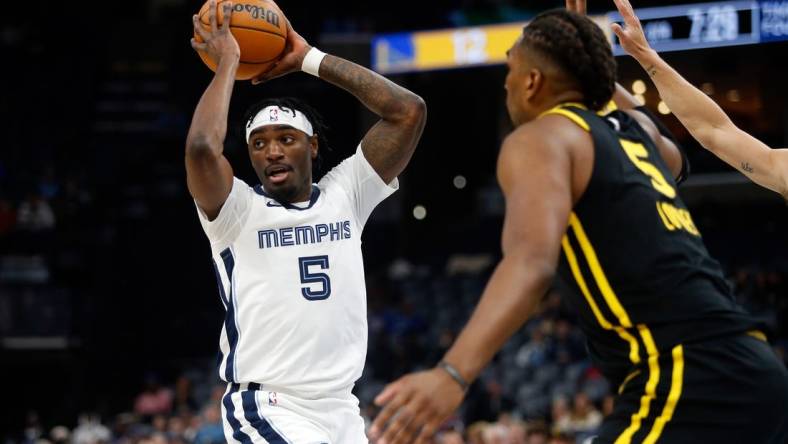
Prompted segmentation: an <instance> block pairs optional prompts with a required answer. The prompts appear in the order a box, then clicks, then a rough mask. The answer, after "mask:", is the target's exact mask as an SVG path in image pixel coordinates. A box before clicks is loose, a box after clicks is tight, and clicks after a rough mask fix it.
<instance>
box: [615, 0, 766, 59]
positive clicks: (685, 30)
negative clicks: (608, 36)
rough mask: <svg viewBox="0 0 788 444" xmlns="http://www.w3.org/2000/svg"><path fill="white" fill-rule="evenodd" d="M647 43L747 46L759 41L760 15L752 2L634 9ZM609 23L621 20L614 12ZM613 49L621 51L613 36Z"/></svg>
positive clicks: (672, 47)
mask: <svg viewBox="0 0 788 444" xmlns="http://www.w3.org/2000/svg"><path fill="white" fill-rule="evenodd" d="M635 12H636V13H637V15H638V17H640V22H641V24H642V25H643V31H645V33H646V38H647V39H648V40H649V43H650V44H651V46H652V47H653V48H654V49H655V50H657V51H659V52H666V51H680V50H685V49H700V48H713V47H717V46H732V45H749V44H754V43H758V42H760V14H759V8H758V3H757V2H754V1H731V2H721V3H698V4H690V5H679V6H669V7H659V8H644V9H638V10H636V11H635ZM608 19H609V20H610V21H611V23H612V22H618V23H621V22H622V18H621V15H619V14H618V12H614V13H610V14H609V15H608ZM613 52H614V53H615V54H616V55H622V54H624V53H625V52H624V50H623V48H621V45H620V44H619V42H618V38H616V37H615V36H614V37H613Z"/></svg>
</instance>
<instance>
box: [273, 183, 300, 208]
mask: <svg viewBox="0 0 788 444" xmlns="http://www.w3.org/2000/svg"><path fill="white" fill-rule="evenodd" d="M300 191H301V190H300V188H299V187H298V186H296V185H295V184H291V185H290V184H289V185H283V186H280V187H276V188H271V189H268V188H266V190H265V192H266V193H268V194H269V195H270V196H271V197H272V198H274V200H276V201H277V202H280V203H293V202H295V201H296V200H297V199H298V195H299V194H300Z"/></svg>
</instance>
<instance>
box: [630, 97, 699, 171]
mask: <svg viewBox="0 0 788 444" xmlns="http://www.w3.org/2000/svg"><path fill="white" fill-rule="evenodd" d="M635 111H640V112H641V113H643V114H645V115H646V116H648V118H649V119H651V121H652V122H654V125H656V126H657V129H659V133H660V134H662V136H663V137H665V138H667V139H669V140H670V141H671V142H673V144H674V145H676V148H678V150H679V153H681V172H680V173H679V176H678V177H676V184H677V185H681V183H682V182H684V181H685V180H687V178H688V177H689V175H690V171H691V169H690V163H689V159H688V158H687V153H685V152H684V148H683V147H682V146H681V144H680V143H679V141H678V140H676V136H674V135H673V133H671V132H670V130H669V129H668V127H667V126H665V124H664V123H662V121H661V120H660V119H659V118H658V117H657V116H656V115H655V114H654V113H653V112H651V110H649V109H648V108H646V107H645V106H638V107H635Z"/></svg>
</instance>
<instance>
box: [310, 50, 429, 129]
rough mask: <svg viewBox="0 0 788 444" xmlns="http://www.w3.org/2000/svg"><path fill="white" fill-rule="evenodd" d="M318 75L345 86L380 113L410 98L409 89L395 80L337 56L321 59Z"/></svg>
mask: <svg viewBox="0 0 788 444" xmlns="http://www.w3.org/2000/svg"><path fill="white" fill-rule="evenodd" d="M320 77H321V78H323V79H325V80H327V81H329V82H331V83H333V84H334V85H337V86H339V87H340V88H343V89H345V90H347V91H348V92H350V93H351V94H353V95H354V96H356V97H357V98H358V99H359V100H360V101H361V102H362V103H363V104H364V105H366V106H367V108H369V109H370V110H371V111H372V112H374V113H375V114H378V115H379V116H381V117H385V116H386V114H388V113H390V112H392V110H395V109H396V108H397V107H399V106H400V105H401V104H402V103H403V102H407V101H408V100H409V99H412V98H413V94H412V93H411V92H410V91H408V90H406V89H404V88H402V87H400V86H399V85H397V84H396V83H394V82H392V81H390V80H388V79H386V78H385V77H383V76H381V75H379V74H376V73H374V72H372V71H369V70H368V69H365V68H363V67H361V66H359V65H356V64H355V63H353V62H350V61H348V60H344V59H341V58H339V57H333V56H328V57H326V58H325V59H324V60H323V63H322V65H321V66H320Z"/></svg>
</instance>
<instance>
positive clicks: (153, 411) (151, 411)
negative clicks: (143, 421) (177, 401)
mask: <svg viewBox="0 0 788 444" xmlns="http://www.w3.org/2000/svg"><path fill="white" fill-rule="evenodd" d="M170 411H172V391H170V390H169V389H167V388H165V387H162V386H160V385H159V382H158V379H156V377H154V376H149V377H148V378H147V380H146V382H145V388H144V390H143V391H142V393H140V394H139V395H138V396H137V399H136V400H135V401H134V412H135V413H137V414H138V415H143V416H153V415H157V414H165V413H169V412H170Z"/></svg>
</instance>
